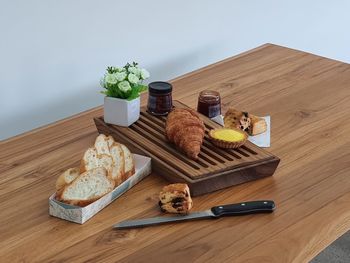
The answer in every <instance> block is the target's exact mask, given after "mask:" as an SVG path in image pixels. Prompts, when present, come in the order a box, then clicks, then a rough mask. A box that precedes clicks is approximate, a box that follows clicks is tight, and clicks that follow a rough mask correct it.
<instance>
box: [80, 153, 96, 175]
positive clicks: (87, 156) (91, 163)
mask: <svg viewBox="0 0 350 263" xmlns="http://www.w3.org/2000/svg"><path fill="white" fill-rule="evenodd" d="M97 166H98V157H97V151H96V149H95V147H91V148H89V149H87V150H86V151H85V153H84V156H83V159H82V160H81V164H80V173H83V172H85V171H88V170H91V169H93V168H96V167H97Z"/></svg>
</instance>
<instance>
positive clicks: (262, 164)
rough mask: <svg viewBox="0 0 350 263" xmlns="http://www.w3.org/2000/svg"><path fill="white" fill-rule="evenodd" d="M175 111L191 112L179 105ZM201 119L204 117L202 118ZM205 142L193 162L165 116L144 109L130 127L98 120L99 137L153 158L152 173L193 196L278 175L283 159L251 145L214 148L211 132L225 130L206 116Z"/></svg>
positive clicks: (248, 143) (249, 143) (202, 116)
mask: <svg viewBox="0 0 350 263" xmlns="http://www.w3.org/2000/svg"><path fill="white" fill-rule="evenodd" d="M173 105H174V107H181V108H188V107H187V106H186V105H184V104H182V103H181V102H179V101H174V102H173ZM200 115H201V114H200ZM201 118H202V119H203V121H204V124H205V128H206V131H205V138H204V142H203V145H202V148H201V152H200V154H199V156H198V157H199V158H198V160H196V161H194V160H191V159H189V158H188V157H187V156H186V155H185V154H183V153H182V152H180V151H179V150H177V149H176V148H175V145H173V144H172V143H170V142H169V141H168V140H167V138H166V136H165V121H166V117H165V116H154V115H152V114H150V113H148V112H147V110H146V108H145V107H143V108H142V109H141V115H140V119H139V120H138V121H137V122H135V123H134V124H132V125H131V126H129V127H120V126H116V125H111V124H107V123H105V122H104V120H103V116H102V117H99V118H95V119H94V121H95V124H96V127H97V130H98V131H99V133H104V134H106V135H112V136H113V137H114V139H115V140H116V141H119V142H121V143H123V144H125V145H126V146H127V147H129V148H130V150H131V151H132V152H134V153H138V154H142V155H146V156H149V157H151V158H152V169H153V171H155V172H156V173H157V174H159V175H161V176H163V177H165V178H166V179H168V180H169V181H170V182H177V183H180V182H184V183H187V184H188V186H189V187H190V189H191V193H192V195H193V196H196V195H202V194H206V193H209V192H212V191H216V190H219V189H222V188H226V187H229V186H232V185H237V184H241V183H245V182H249V181H252V180H257V179H260V178H263V177H266V176H271V175H273V173H274V172H275V170H276V168H277V166H278V164H279V161H280V159H279V158H278V157H276V156H274V155H273V154H271V153H269V152H267V151H265V150H264V149H262V148H260V147H258V146H256V145H254V144H252V143H251V142H249V141H247V142H246V143H245V144H244V146H242V147H240V148H238V149H221V148H218V147H216V146H214V145H213V144H212V143H211V142H210V139H209V137H208V131H209V130H210V129H213V128H220V127H221V126H220V125H218V124H217V123H215V122H213V121H212V120H210V119H209V118H207V117H206V116H204V115H201Z"/></svg>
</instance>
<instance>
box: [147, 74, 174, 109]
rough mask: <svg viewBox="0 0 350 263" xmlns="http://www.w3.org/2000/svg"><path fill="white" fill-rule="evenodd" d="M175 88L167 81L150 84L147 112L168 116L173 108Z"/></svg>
mask: <svg viewBox="0 0 350 263" xmlns="http://www.w3.org/2000/svg"><path fill="white" fill-rule="evenodd" d="M172 90H173V87H172V85H171V84H170V83H168V82H165V81H155V82H151V83H149V84H148V103H147V110H148V112H150V113H151V114H153V115H167V114H168V113H169V112H170V111H171V109H172V108H173V101H172V95H171V93H172Z"/></svg>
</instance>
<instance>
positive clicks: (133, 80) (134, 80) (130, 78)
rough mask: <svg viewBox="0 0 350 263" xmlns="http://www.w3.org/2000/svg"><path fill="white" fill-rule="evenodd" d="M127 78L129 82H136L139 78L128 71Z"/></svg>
mask: <svg viewBox="0 0 350 263" xmlns="http://www.w3.org/2000/svg"><path fill="white" fill-rule="evenodd" d="M128 80H129V81H130V83H132V84H137V83H139V81H140V79H139V78H138V77H137V76H136V75H135V74H133V73H130V74H129V76H128Z"/></svg>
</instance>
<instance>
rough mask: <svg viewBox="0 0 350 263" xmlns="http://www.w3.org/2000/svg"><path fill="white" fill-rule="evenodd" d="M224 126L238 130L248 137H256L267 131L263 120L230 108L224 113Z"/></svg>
mask: <svg viewBox="0 0 350 263" xmlns="http://www.w3.org/2000/svg"><path fill="white" fill-rule="evenodd" d="M224 124H225V125H224V126H225V128H230V129H233V128H238V129H241V130H242V131H245V132H246V133H248V134H249V135H258V134H260V133H264V132H265V131H266V129H267V124H266V121H265V120H264V118H260V117H258V116H255V115H253V114H249V113H248V112H245V111H238V110H236V109H234V108H232V107H231V108H229V109H228V110H227V112H226V113H225V116H224Z"/></svg>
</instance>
